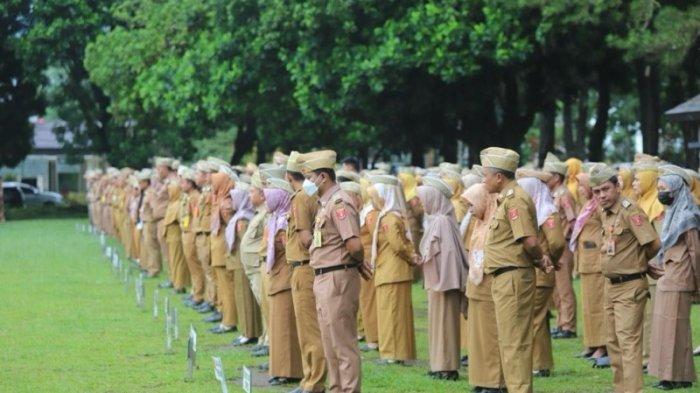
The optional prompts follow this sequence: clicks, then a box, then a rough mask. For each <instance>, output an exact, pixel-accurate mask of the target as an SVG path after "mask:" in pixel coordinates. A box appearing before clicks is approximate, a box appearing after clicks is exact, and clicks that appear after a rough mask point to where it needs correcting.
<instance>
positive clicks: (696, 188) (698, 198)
mask: <svg viewBox="0 0 700 393" xmlns="http://www.w3.org/2000/svg"><path fill="white" fill-rule="evenodd" d="M690 193H691V194H693V198H694V199H695V203H696V204H698V205H700V180H698V178H697V177H693V184H691V187H690Z"/></svg>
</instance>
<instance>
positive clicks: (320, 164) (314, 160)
mask: <svg viewBox="0 0 700 393" xmlns="http://www.w3.org/2000/svg"><path fill="white" fill-rule="evenodd" d="M336 157H337V154H336V153H335V152H334V151H333V150H319V151H314V152H311V153H306V154H300V155H299V157H297V163H299V165H300V166H301V172H302V173H308V172H311V171H315V170H317V169H324V168H325V169H335V159H336Z"/></svg>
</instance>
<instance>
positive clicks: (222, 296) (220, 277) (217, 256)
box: [210, 166, 238, 334]
mask: <svg viewBox="0 0 700 393" xmlns="http://www.w3.org/2000/svg"><path fill="white" fill-rule="evenodd" d="M233 176H235V174H234V173H233V171H232V170H230V169H229V168H226V167H224V166H222V167H221V168H220V169H219V172H216V173H212V175H211V235H210V236H211V237H210V239H211V240H210V249H211V267H212V271H213V275H214V280H215V282H216V294H217V298H218V299H219V302H220V303H221V309H220V311H221V322H220V323H219V325H218V326H216V327H214V328H212V329H211V330H210V331H211V332H212V333H215V334H223V333H231V332H235V331H236V330H238V328H237V327H236V324H237V323H238V311H237V310H236V300H235V292H234V288H233V274H232V272H230V271H228V270H227V269H226V260H227V259H228V255H229V251H228V249H227V248H226V239H225V237H224V228H226V225H227V224H228V222H229V220H231V217H233V214H234V213H235V212H234V210H233V205H232V203H231V195H230V194H229V192H230V191H231V189H232V188H233V187H234V186H235V182H234V180H233Z"/></svg>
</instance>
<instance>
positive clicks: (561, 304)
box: [552, 185, 576, 332]
mask: <svg viewBox="0 0 700 393" xmlns="http://www.w3.org/2000/svg"><path fill="white" fill-rule="evenodd" d="M552 196H553V197H554V204H555V205H556V207H557V209H558V210H559V217H560V219H561V222H562V226H563V231H564V234H565V236H566V238H569V236H570V234H571V229H572V228H571V223H572V222H573V221H574V220H576V202H575V201H574V197H573V196H572V195H571V192H569V189H568V188H566V186H564V185H562V186H559V188H558V189H557V190H555V191H554V193H553V194H552ZM558 261H559V262H558V263H559V270H556V271H555V272H554V275H555V277H556V285H555V291H554V293H555V296H554V304H555V306H556V308H557V311H558V312H557V327H558V328H559V329H561V330H567V331H571V332H575V331H576V293H575V292H574V286H573V285H572V283H571V280H572V273H573V270H574V254H573V253H572V252H571V251H570V250H569V248H568V247H565V249H564V252H563V253H562V255H561V257H560V258H559V259H558Z"/></svg>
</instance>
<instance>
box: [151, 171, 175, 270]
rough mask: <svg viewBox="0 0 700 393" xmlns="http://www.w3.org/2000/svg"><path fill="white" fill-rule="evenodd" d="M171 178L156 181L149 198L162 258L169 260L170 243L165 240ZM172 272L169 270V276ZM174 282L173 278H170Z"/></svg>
mask: <svg viewBox="0 0 700 393" xmlns="http://www.w3.org/2000/svg"><path fill="white" fill-rule="evenodd" d="M168 180H169V179H165V180H163V181H159V182H156V183H155V184H154V185H153V191H154V193H153V195H152V197H151V198H150V199H149V203H150V204H151V208H152V209H153V219H154V220H155V222H156V231H157V232H156V233H157V235H158V245H159V246H160V251H161V258H165V260H166V261H167V260H168V243H167V242H166V240H165V222H164V221H163V219H164V218H165V211H166V210H167V209H168V200H169V198H168V186H167V182H168ZM171 274H172V273H171V272H168V277H170V275H171ZM170 281H171V282H172V278H171V280H170Z"/></svg>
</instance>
